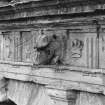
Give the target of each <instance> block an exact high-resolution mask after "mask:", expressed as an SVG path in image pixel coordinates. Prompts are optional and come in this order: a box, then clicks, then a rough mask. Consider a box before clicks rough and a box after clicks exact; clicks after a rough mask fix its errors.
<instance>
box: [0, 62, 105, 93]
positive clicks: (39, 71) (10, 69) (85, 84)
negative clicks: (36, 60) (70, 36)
mask: <svg viewBox="0 0 105 105" xmlns="http://www.w3.org/2000/svg"><path fill="white" fill-rule="evenodd" d="M0 77H2V78H8V79H15V80H20V81H26V82H34V83H38V84H44V85H45V86H46V87H47V88H53V89H60V90H69V89H71V90H79V91H80V90H81V91H87V92H92V93H102V94H105V83H104V70H102V69H87V68H82V67H66V66H61V67H57V66H54V65H52V66H44V65H42V66H39V67H38V66H32V64H28V63H26V64H25V63H13V62H11V63H10V62H5V63H3V62H1V64H0Z"/></svg>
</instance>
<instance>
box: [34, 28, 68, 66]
mask: <svg viewBox="0 0 105 105" xmlns="http://www.w3.org/2000/svg"><path fill="white" fill-rule="evenodd" d="M38 33H39V35H37V36H36V39H35V40H36V42H35V45H34V50H35V52H36V58H35V59H36V61H34V63H35V64H63V59H64V54H65V53H64V51H65V43H66V42H65V40H66V30H59V31H58V30H43V31H41V32H40V31H39V32H38Z"/></svg>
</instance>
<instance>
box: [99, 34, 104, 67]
mask: <svg viewBox="0 0 105 105" xmlns="http://www.w3.org/2000/svg"><path fill="white" fill-rule="evenodd" d="M99 67H100V68H105V33H100V38H99Z"/></svg>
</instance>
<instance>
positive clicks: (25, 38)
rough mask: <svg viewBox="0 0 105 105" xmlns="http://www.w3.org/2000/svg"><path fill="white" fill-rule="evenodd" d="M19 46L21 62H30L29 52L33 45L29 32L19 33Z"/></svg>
mask: <svg viewBox="0 0 105 105" xmlns="http://www.w3.org/2000/svg"><path fill="white" fill-rule="evenodd" d="M21 35H22V38H21V40H22V41H21V44H22V61H23V62H31V61H32V60H31V53H32V52H31V51H32V48H33V47H32V45H33V37H32V34H31V32H30V31H26V32H21Z"/></svg>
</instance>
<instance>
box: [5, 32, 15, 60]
mask: <svg viewBox="0 0 105 105" xmlns="http://www.w3.org/2000/svg"><path fill="white" fill-rule="evenodd" d="M3 50H4V51H3V60H6V61H14V35H13V33H12V32H3Z"/></svg>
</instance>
